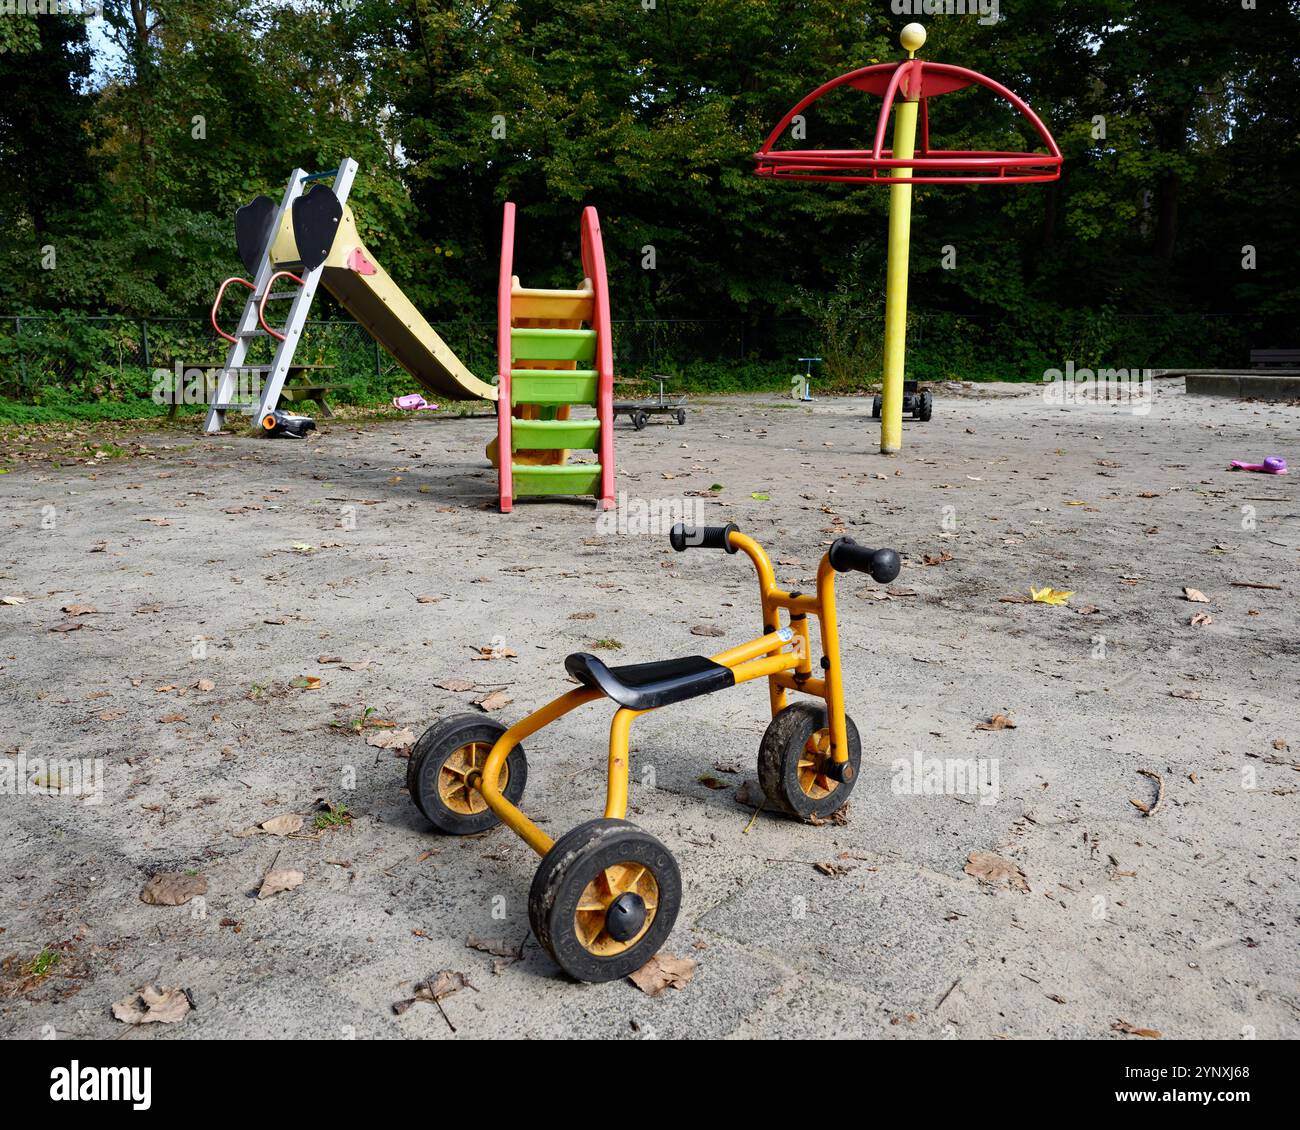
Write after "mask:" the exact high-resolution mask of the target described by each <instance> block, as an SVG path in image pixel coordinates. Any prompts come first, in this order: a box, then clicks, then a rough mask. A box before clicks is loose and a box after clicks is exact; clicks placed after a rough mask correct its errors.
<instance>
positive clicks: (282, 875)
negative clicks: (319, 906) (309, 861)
mask: <svg viewBox="0 0 1300 1130" xmlns="http://www.w3.org/2000/svg"><path fill="white" fill-rule="evenodd" d="M305 877H306V876H304V875H303V873H302V872H301V871H298V870H295V869H294V868H292V867H277V868H276V869H275V870H274V871H268V872H267V873H266V878H265V879H263V880H262V886H261V887H260V888H259V889H258V892H257V897H258V898H259V899H269V898H271V897H272V896H273V895H278V894H280V893H282V892H283V891H291V890H293V889H294V887H300V886H302V881H303V879H304V878H305Z"/></svg>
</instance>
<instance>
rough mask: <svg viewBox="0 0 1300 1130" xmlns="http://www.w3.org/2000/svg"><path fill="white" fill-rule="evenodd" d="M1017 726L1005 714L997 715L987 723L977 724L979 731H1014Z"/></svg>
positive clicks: (976, 727)
mask: <svg viewBox="0 0 1300 1130" xmlns="http://www.w3.org/2000/svg"><path fill="white" fill-rule="evenodd" d="M1015 728H1016V724H1015V723H1014V722H1013V721H1011V719H1010V718H1009V717H1008V716H1007V715H1005V714H995V715H993V717H992V718H990V719H989V720H988V721H987V722H977V723H976V724H975V729H977V730H1014V729H1015Z"/></svg>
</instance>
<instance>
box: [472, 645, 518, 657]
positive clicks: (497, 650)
mask: <svg viewBox="0 0 1300 1130" xmlns="http://www.w3.org/2000/svg"><path fill="white" fill-rule="evenodd" d="M518 656H519V652H517V651H515V649H514V648H512V647H493V646H492V645H491V644H488V646H487V647H480V648H479V649H478V654H477V655H476V656H474V658H475V659H483V660H487V659H516V658H518Z"/></svg>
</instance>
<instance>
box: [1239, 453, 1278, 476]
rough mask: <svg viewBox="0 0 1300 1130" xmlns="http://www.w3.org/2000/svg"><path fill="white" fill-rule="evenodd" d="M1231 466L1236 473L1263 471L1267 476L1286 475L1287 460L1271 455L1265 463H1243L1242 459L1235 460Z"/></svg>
mask: <svg viewBox="0 0 1300 1130" xmlns="http://www.w3.org/2000/svg"><path fill="white" fill-rule="evenodd" d="M1229 466H1230V467H1231V468H1232V469H1233V470H1234V471H1261V472H1263V473H1264V474H1265V475H1286V474H1289V471H1288V470H1287V465H1286V460H1285V459H1283V458H1282V457H1281V456H1280V455H1270V456H1269V457H1268V458H1267V459H1265V460H1264V462H1263V463H1243V462H1242V461H1241V460H1240V459H1234V460H1233V461H1232V462H1231V463H1230V464H1229Z"/></svg>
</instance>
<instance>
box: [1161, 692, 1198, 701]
mask: <svg viewBox="0 0 1300 1130" xmlns="http://www.w3.org/2000/svg"><path fill="white" fill-rule="evenodd" d="M1169 697H1170V698H1185V699H1187V700H1188V701H1189V702H1199V701H1200V699H1201V692H1200V691H1185V690H1174V691H1170V692H1169Z"/></svg>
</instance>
